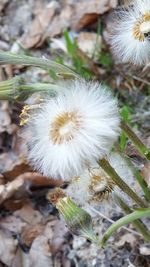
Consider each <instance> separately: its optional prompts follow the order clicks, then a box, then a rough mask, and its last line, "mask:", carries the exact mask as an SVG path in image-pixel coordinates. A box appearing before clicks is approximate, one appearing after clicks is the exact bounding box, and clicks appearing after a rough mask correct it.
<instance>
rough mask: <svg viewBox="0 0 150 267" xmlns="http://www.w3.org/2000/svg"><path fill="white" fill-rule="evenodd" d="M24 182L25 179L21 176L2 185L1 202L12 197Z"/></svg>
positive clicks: (0, 189)
mask: <svg viewBox="0 0 150 267" xmlns="http://www.w3.org/2000/svg"><path fill="white" fill-rule="evenodd" d="M23 184H24V180H23V179H22V178H21V177H19V178H17V179H15V180H14V181H12V182H9V183H7V184H5V185H0V204H1V203H2V202H3V201H5V200H6V199H8V198H10V197H11V196H12V195H13V194H14V193H15V192H16V191H17V190H19V189H20V188H21V187H22V186H23Z"/></svg>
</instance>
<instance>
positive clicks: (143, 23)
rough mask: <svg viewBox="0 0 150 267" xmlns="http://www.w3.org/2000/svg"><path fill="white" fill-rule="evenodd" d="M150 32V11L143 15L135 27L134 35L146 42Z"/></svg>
mask: <svg viewBox="0 0 150 267" xmlns="http://www.w3.org/2000/svg"><path fill="white" fill-rule="evenodd" d="M148 33H150V12H148V13H146V14H145V15H143V16H142V17H141V18H140V19H139V20H138V21H137V22H136V23H135V25H134V27H133V36H134V38H135V39H136V40H138V41H140V42H144V40H145V36H146V35H147V34H148Z"/></svg>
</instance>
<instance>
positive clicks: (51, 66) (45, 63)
mask: <svg viewBox="0 0 150 267" xmlns="http://www.w3.org/2000/svg"><path fill="white" fill-rule="evenodd" d="M2 64H14V65H17V64H21V65H26V66H34V67H39V68H43V69H48V70H52V71H54V72H55V73H56V74H57V75H58V76H62V77H64V78H79V76H78V74H76V73H75V72H74V71H73V70H71V69H70V68H68V67H66V66H64V65H61V64H58V63H56V62H54V61H52V60H48V59H45V58H36V57H30V56H25V55H17V54H14V53H8V52H0V65H2Z"/></svg>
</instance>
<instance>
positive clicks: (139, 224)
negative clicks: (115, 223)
mask: <svg viewBox="0 0 150 267" xmlns="http://www.w3.org/2000/svg"><path fill="white" fill-rule="evenodd" d="M115 199H116V202H117V203H118V204H119V206H120V207H121V208H122V210H123V211H124V212H125V213H127V214H130V213H132V209H131V208H130V207H129V206H128V205H127V204H126V203H125V202H124V201H123V200H122V199H121V198H120V197H119V196H117V195H115ZM133 225H134V227H135V228H136V229H137V230H138V232H140V233H141V234H142V236H143V237H144V239H145V240H146V241H148V242H150V233H149V232H148V230H147V228H146V226H145V225H144V224H143V223H142V222H141V221H140V220H136V221H134V222H133Z"/></svg>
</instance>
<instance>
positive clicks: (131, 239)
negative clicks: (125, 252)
mask: <svg viewBox="0 0 150 267" xmlns="http://www.w3.org/2000/svg"><path fill="white" fill-rule="evenodd" d="M135 242H136V237H135V236H134V235H133V234H130V233H126V234H124V235H122V236H120V237H119V241H118V242H115V245H116V246H117V247H123V246H124V244H125V243H128V244H130V245H131V247H133V246H134V244H135Z"/></svg>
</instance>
